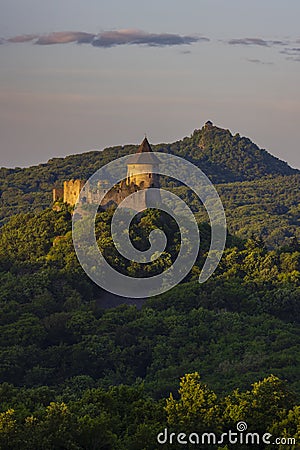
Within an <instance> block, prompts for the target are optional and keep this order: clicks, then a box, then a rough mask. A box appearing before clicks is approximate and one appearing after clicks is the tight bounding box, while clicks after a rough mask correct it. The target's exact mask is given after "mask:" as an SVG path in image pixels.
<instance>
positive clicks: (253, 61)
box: [247, 58, 274, 66]
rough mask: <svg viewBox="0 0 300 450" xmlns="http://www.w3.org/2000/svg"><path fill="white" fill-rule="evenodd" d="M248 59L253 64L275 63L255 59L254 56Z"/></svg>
mask: <svg viewBox="0 0 300 450" xmlns="http://www.w3.org/2000/svg"><path fill="white" fill-rule="evenodd" d="M247 61H248V62H251V63H253V64H262V65H268V66H270V65H272V64H274V63H272V62H267V61H262V60H261V59H254V58H253V59H251V58H247Z"/></svg>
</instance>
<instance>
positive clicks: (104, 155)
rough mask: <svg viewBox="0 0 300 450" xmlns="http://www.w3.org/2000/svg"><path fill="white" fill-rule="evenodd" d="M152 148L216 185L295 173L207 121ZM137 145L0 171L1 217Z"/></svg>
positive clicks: (42, 204)
mask: <svg viewBox="0 0 300 450" xmlns="http://www.w3.org/2000/svg"><path fill="white" fill-rule="evenodd" d="M152 148H153V150H154V151H162V152H166V153H171V154H175V155H178V156H181V157H183V158H186V159H188V160H190V161H192V162H193V163H195V164H196V165H198V166H199V167H200V168H201V169H202V170H203V171H204V172H205V173H206V174H207V175H208V176H209V177H210V178H211V180H212V181H213V182H214V183H216V184H219V183H232V182H237V181H238V182H241V181H250V180H260V179H261V178H264V177H266V176H271V177H274V176H278V175H284V176H287V175H295V174H296V175H297V174H300V171H298V170H295V169H292V168H291V167H290V166H288V164H287V163H286V162H284V161H281V160H279V159H278V158H276V157H274V156H272V155H271V154H270V153H268V152H267V151H265V150H261V149H259V148H258V147H257V145H255V144H254V143H253V142H251V140H250V139H248V138H245V137H240V136H239V135H238V134H236V135H234V136H233V135H232V134H231V133H230V131H229V130H224V129H222V128H218V127H216V126H213V125H210V124H209V123H207V124H206V125H204V126H203V127H202V128H201V129H199V130H195V131H194V132H193V133H192V135H191V136H190V137H185V138H183V139H182V140H180V141H177V142H174V143H171V144H158V145H153V146H152ZM136 149H137V146H136V145H126V146H119V147H111V148H106V149H104V150H103V151H92V152H86V153H82V154H77V155H70V156H67V157H66V158H53V159H50V160H49V161H48V162H47V163H45V164H40V165H38V166H33V167H28V168H23V169H22V168H15V169H7V168H2V169H0V196H1V197H0V221H3V220H6V218H7V217H9V216H10V215H12V214H16V213H18V212H26V211H29V210H37V209H43V208H46V207H49V206H50V204H51V198H52V197H51V192H52V188H53V187H54V186H61V184H62V182H63V180H68V179H71V178H81V179H87V178H88V177H89V176H90V175H91V174H92V173H94V171H95V170H97V169H98V168H99V167H101V166H102V165H104V164H106V163H108V162H109V161H111V160H113V159H115V158H117V157H120V156H124V155H126V154H128V153H133V152H135V151H136Z"/></svg>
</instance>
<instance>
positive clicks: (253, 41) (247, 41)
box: [227, 38, 287, 47]
mask: <svg viewBox="0 0 300 450" xmlns="http://www.w3.org/2000/svg"><path fill="white" fill-rule="evenodd" d="M227 43H228V44H230V45H259V46H261V47H271V46H274V45H287V43H286V42H285V41H281V40H274V41H272V40H271V41H266V40H265V39H261V38H242V39H230V40H229V41H227Z"/></svg>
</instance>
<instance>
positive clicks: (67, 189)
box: [63, 180, 85, 206]
mask: <svg viewBox="0 0 300 450" xmlns="http://www.w3.org/2000/svg"><path fill="white" fill-rule="evenodd" d="M84 184H85V182H84V181H83V180H70V181H64V196H63V201H64V203H68V204H69V205H72V206H73V205H75V203H76V202H77V199H78V197H79V194H80V191H81V189H82V188H83V186H84Z"/></svg>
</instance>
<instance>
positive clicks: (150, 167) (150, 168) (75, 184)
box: [53, 137, 160, 210]
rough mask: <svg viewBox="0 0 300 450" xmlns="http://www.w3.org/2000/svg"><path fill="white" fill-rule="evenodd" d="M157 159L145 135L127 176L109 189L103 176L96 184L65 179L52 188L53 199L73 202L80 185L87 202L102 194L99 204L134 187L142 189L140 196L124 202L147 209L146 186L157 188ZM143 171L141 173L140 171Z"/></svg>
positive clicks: (118, 198) (104, 204)
mask: <svg viewBox="0 0 300 450" xmlns="http://www.w3.org/2000/svg"><path fill="white" fill-rule="evenodd" d="M159 163H160V161H159V159H158V158H157V156H156V155H154V154H153V152H152V149H151V146H150V144H149V142H148V140H147V138H146V137H145V139H144V140H143V142H142V143H141V145H140V146H139V148H138V150H137V152H136V153H135V154H133V155H132V156H131V157H130V158H129V160H128V163H127V176H126V179H125V180H123V181H121V183H119V184H117V185H115V186H114V187H113V188H111V189H108V188H107V186H106V182H105V180H103V181H102V182H100V183H99V184H98V186H97V187H96V188H93V189H92V188H90V187H89V185H87V184H86V183H85V181H84V180H79V179H77V180H69V181H64V184H63V188H55V189H53V202H54V203H55V202H58V201H63V202H64V203H67V204H68V205H71V206H74V205H75V204H76V202H77V199H78V197H79V194H80V192H81V190H82V189H83V193H84V195H83V197H82V198H83V200H84V201H85V202H86V203H98V201H99V198H101V197H103V195H104V198H103V201H102V202H101V207H103V208H104V209H105V208H108V207H109V206H113V205H119V204H120V203H121V202H122V201H123V200H124V199H125V198H127V197H128V196H129V195H131V194H133V193H134V192H137V191H142V192H141V193H140V195H139V199H136V198H134V197H132V198H131V201H130V203H128V204H127V206H129V207H131V208H132V209H136V210H140V209H146V208H147V204H148V198H149V195H150V192H149V191H147V190H148V189H149V188H159V175H158V174H157V172H158V166H159ZM141 172H142V173H141Z"/></svg>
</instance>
